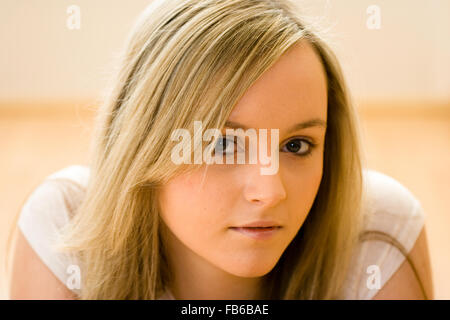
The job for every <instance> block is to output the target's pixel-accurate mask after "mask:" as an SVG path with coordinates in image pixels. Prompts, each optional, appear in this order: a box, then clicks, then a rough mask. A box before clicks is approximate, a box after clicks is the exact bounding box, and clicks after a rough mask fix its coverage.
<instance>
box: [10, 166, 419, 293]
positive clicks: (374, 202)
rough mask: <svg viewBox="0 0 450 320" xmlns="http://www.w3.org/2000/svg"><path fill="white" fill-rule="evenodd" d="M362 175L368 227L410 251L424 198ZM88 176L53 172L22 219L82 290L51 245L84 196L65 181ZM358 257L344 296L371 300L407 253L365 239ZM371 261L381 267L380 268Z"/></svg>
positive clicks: (45, 256)
mask: <svg viewBox="0 0 450 320" xmlns="http://www.w3.org/2000/svg"><path fill="white" fill-rule="evenodd" d="M363 178H364V180H363V181H364V188H365V190H366V194H367V198H366V201H368V202H367V204H366V206H365V208H366V209H365V212H363V214H365V215H367V219H366V220H365V221H366V222H365V225H364V226H365V227H364V228H365V229H367V230H368V229H370V230H379V231H383V232H385V233H388V234H389V235H391V236H392V237H394V238H395V239H396V240H397V241H398V242H399V243H400V244H401V245H403V247H404V249H405V250H406V252H410V251H411V249H412V247H413V246H414V243H415V242H416V240H417V237H418V235H419V233H420V231H421V230H422V228H423V226H424V223H425V214H424V212H423V209H422V206H421V204H420V202H419V201H418V200H417V199H416V198H415V197H414V195H413V194H412V193H411V192H410V191H409V190H408V189H407V188H406V187H404V186H403V185H402V184H400V183H399V182H398V181H397V180H395V179H393V178H392V177H389V176H387V175H385V174H382V173H380V172H377V171H375V170H370V169H365V170H364V171H363ZM88 179H89V168H88V167H85V166H80V165H73V166H69V167H66V168H64V169H62V170H60V171H58V172H55V173H53V174H51V175H49V176H48V177H47V178H46V179H45V180H44V181H43V182H42V183H41V184H40V185H39V186H38V187H37V188H36V189H35V190H34V191H33V192H32V194H31V195H30V196H29V197H28V199H27V201H26V202H25V204H24V206H23V207H22V210H21V213H20V217H19V220H18V227H19V228H20V230H21V231H22V233H23V235H24V236H25V238H26V239H27V241H28V242H29V244H30V246H31V247H32V248H33V249H34V250H35V252H36V253H37V255H38V256H39V257H40V258H41V259H42V261H43V262H44V263H45V264H46V265H47V266H48V268H49V269H50V270H51V271H52V272H53V273H54V274H55V275H56V277H57V278H58V279H59V280H61V281H62V283H64V284H66V285H67V286H68V287H69V289H70V290H72V291H73V292H75V293H78V292H79V291H78V289H77V288H76V287H75V288H73V285H68V282H69V281H71V280H70V279H69V278H70V277H73V275H74V269H73V266H78V264H77V260H76V257H74V256H72V255H68V254H62V253H58V252H56V251H54V250H53V249H52V247H51V244H52V241H53V240H54V239H56V237H57V234H58V230H60V228H61V227H62V226H64V225H65V224H66V223H67V222H68V221H69V219H70V216H71V208H73V207H74V206H76V205H77V203H79V202H80V201H81V200H82V194H83V192H82V191H80V196H74V193H73V191H72V192H71V193H67V192H65V186H67V184H65V182H67V181H68V180H69V181H70V182H74V183H75V185H78V186H80V187H82V188H83V187H85V186H86V185H87V182H88ZM80 190H82V189H80ZM68 195H70V197H71V198H70V199H69V198H68ZM353 259H354V260H353V261H354V262H353V263H352V266H351V267H350V271H349V273H348V276H347V279H346V284H345V286H344V299H363V300H368V299H372V298H373V297H374V296H375V294H376V293H377V292H378V291H379V289H380V288H382V287H383V285H384V284H385V283H386V282H387V281H388V280H389V279H390V277H391V276H392V275H393V274H394V273H395V271H396V270H397V269H398V268H399V267H400V265H401V264H402V262H403V261H404V260H405V257H404V255H403V254H402V253H401V252H400V251H399V250H398V249H397V248H396V247H394V246H393V245H391V244H389V243H388V242H385V241H364V242H361V243H360V245H359V246H358V247H357V248H356V249H355V252H354V257H353ZM71 266H72V267H71ZM369 266H377V267H376V268H377V270H375V271H374V269H371V268H373V267H369ZM71 268H72V269H71ZM376 273H377V274H378V275H380V276H381V277H380V282H379V285H377V283H376V282H371V284H369V280H368V279H369V278H371V279H372V280H370V281H373V277H374V275H375V274H376ZM374 284H375V287H374ZM159 299H173V296H172V295H171V293H170V292H169V291H166V293H165V294H164V295H162V296H161V297H160V298H159Z"/></svg>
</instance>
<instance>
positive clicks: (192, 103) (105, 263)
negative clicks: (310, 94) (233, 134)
mask: <svg viewBox="0 0 450 320" xmlns="http://www.w3.org/2000/svg"><path fill="white" fill-rule="evenodd" d="M300 40H307V41H309V43H311V44H312V45H313V47H314V48H315V50H316V52H317V54H318V55H319V56H320V59H321V61H322V63H323V66H324V68H325V71H326V76H327V79H328V80H327V85H328V111H327V112H328V117H327V119H328V125H327V131H326V136H325V149H324V163H323V177H322V181H321V184H320V187H319V190H318V193H317V195H316V198H315V201H314V204H313V206H312V208H311V211H310V212H309V215H308V217H307V219H306V220H305V222H304V225H303V226H302V227H301V229H300V231H299V232H298V234H297V235H296V237H295V238H294V240H293V241H292V242H291V243H290V245H289V246H288V248H287V249H286V251H285V252H284V253H283V255H282V256H281V258H280V260H279V262H278V263H277V265H276V266H275V267H274V269H273V270H272V271H271V272H270V273H268V274H267V277H265V279H266V280H265V281H267V287H266V288H267V290H266V292H267V298H268V299H339V298H340V297H341V293H342V286H343V283H344V280H345V277H346V274H347V270H348V268H349V263H350V260H351V259H350V258H351V254H352V252H353V248H354V246H355V245H356V244H357V241H358V232H359V230H360V224H361V221H360V216H361V215H360V211H361V201H362V196H363V193H362V165H361V158H360V143H359V141H360V139H359V136H358V130H357V121H356V113H355V110H354V108H353V106H352V105H351V103H350V99H349V97H348V94H347V89H346V85H345V82H344V79H343V76H342V72H341V69H340V66H339V63H338V62H337V59H336V57H335V55H334V54H333V53H332V51H331V50H330V49H329V47H328V46H327V45H326V44H325V42H324V41H323V40H322V39H321V37H319V36H318V35H317V33H315V32H314V30H313V29H312V28H311V27H309V26H308V25H305V24H304V22H303V21H302V19H301V17H300V15H299V13H298V8H297V7H296V5H295V4H294V3H292V2H290V1H288V0H260V1H254V0H165V1H163V2H162V1H159V0H156V1H154V3H152V4H151V5H150V6H149V7H148V9H147V10H146V11H145V12H144V13H143V14H142V16H141V17H140V18H139V20H138V21H137V23H136V25H135V27H134V28H133V30H132V32H131V34H130V36H129V38H128V41H127V45H126V46H125V51H124V52H123V54H122V56H121V61H120V64H119V68H118V71H117V74H116V75H115V76H114V78H113V81H114V82H113V84H112V86H111V90H110V91H109V93H108V95H107V98H106V99H105V101H104V102H103V103H102V105H101V106H100V109H99V113H98V118H97V123H96V129H97V131H96V135H95V137H94V140H93V152H92V159H91V163H90V171H91V172H90V179H89V183H88V186H87V188H86V191H85V196H84V198H83V201H82V202H81V203H80V206H79V207H77V210H76V214H75V215H74V216H73V218H72V219H71V222H70V224H68V225H67V228H66V229H64V233H63V238H61V243H60V247H61V248H63V249H64V250H67V251H70V252H73V253H76V255H77V256H78V257H79V258H80V261H81V265H82V285H81V292H80V296H79V297H80V299H156V298H158V296H159V295H160V294H162V293H163V292H164V290H165V289H166V286H167V284H168V281H169V279H170V272H169V270H168V267H167V262H166V259H165V253H164V246H163V243H162V242H161V236H160V233H161V232H160V231H161V228H160V226H161V221H160V215H159V212H160V210H159V207H158V205H157V199H158V189H159V187H160V186H162V185H163V184H164V183H166V182H167V181H168V180H169V179H170V178H171V177H173V176H175V175H176V174H181V173H182V172H185V171H186V170H191V169H194V168H195V166H196V165H190V166H179V165H175V164H174V163H172V162H171V161H170V159H171V157H170V152H171V149H172V147H173V144H172V142H170V134H171V132H172V131H173V130H174V129H176V128H190V129H191V130H192V124H193V122H194V120H201V121H202V122H203V126H204V129H205V130H206V129H208V128H221V127H223V125H224V123H225V121H226V120H227V117H228V115H229V114H230V112H231V110H232V108H233V106H234V105H235V104H236V103H237V102H238V100H239V99H240V97H241V96H242V95H243V94H244V93H245V91H246V90H247V89H248V88H249V87H250V86H251V85H252V83H254V82H255V80H256V79H257V78H258V77H260V76H261V75H262V74H263V73H264V71H266V70H267V69H268V68H269V67H270V66H271V65H273V64H274V63H275V62H276V60H277V59H278V58H280V56H281V55H282V54H283V53H284V52H286V50H288V49H289V48H290V47H291V46H292V45H293V44H295V43H297V42H298V41H300ZM202 143H203V144H206V143H207V142H202ZM200 147H203V148H204V147H205V145H203V146H198V145H197V146H194V148H200ZM192 152H194V150H193V151H192Z"/></svg>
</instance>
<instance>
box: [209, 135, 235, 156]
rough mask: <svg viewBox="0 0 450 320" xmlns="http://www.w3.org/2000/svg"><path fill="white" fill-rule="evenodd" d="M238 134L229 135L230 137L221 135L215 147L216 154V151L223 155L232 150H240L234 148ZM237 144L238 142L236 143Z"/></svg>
mask: <svg viewBox="0 0 450 320" xmlns="http://www.w3.org/2000/svg"><path fill="white" fill-rule="evenodd" d="M236 138H237V137H236V136H228V137H221V138H219V139H218V141H217V144H216V146H215V148H214V154H215V153H216V152H218V153H221V154H223V155H226V154H231V153H232V152H233V153H234V151H236V150H238V148H234V145H233V144H236V143H235V140H236ZM236 145H237V144H236Z"/></svg>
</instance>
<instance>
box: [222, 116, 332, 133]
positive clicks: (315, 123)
mask: <svg viewBox="0 0 450 320" xmlns="http://www.w3.org/2000/svg"><path fill="white" fill-rule="evenodd" d="M225 126H226V127H229V128H233V129H238V128H240V129H244V130H247V129H249V128H248V127H247V126H245V125H243V124H240V123H237V122H234V121H227V122H225ZM311 127H319V128H324V129H326V128H327V123H326V121H324V120H322V119H320V118H313V119H309V120H307V121H303V122H300V123H297V124H294V125H293V126H292V127H290V128H289V129H288V130H287V131H286V133H287V134H289V133H291V132H293V131H297V130H302V129H306V128H311Z"/></svg>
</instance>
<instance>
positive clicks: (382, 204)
mask: <svg viewBox="0 0 450 320" xmlns="http://www.w3.org/2000/svg"><path fill="white" fill-rule="evenodd" d="M363 182H364V193H363V208H362V212H361V214H362V215H363V225H362V229H361V233H360V236H361V237H360V240H361V241H360V243H359V244H358V246H357V247H356V249H355V252H354V257H353V260H352V264H351V266H350V271H349V274H348V278H347V281H346V284H345V294H344V295H345V297H346V298H349V299H372V298H373V297H374V296H375V295H376V294H377V293H378V292H379V291H380V289H381V288H383V286H384V285H385V284H386V283H387V282H388V280H389V279H390V278H391V277H392V276H393V274H394V273H395V272H396V271H397V270H398V269H399V268H400V266H401V265H402V263H403V262H404V261H405V260H406V255H407V254H408V253H409V252H411V250H412V248H413V246H414V244H415V243H416V241H417V239H418V238H419V234H420V233H421V231H422V230H423V228H424V224H425V218H426V216H425V213H424V211H423V209H422V206H421V203H420V202H419V200H418V199H417V198H416V197H415V196H414V194H413V193H412V192H411V191H410V190H409V189H408V188H407V187H406V186H404V185H403V184H402V183H400V182H399V181H398V180H396V179H394V178H392V177H390V176H388V175H386V174H383V173H381V172H378V171H375V170H371V169H365V170H364V171H363ZM399 248H400V249H399ZM373 280H377V281H375V282H374V281H373Z"/></svg>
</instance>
